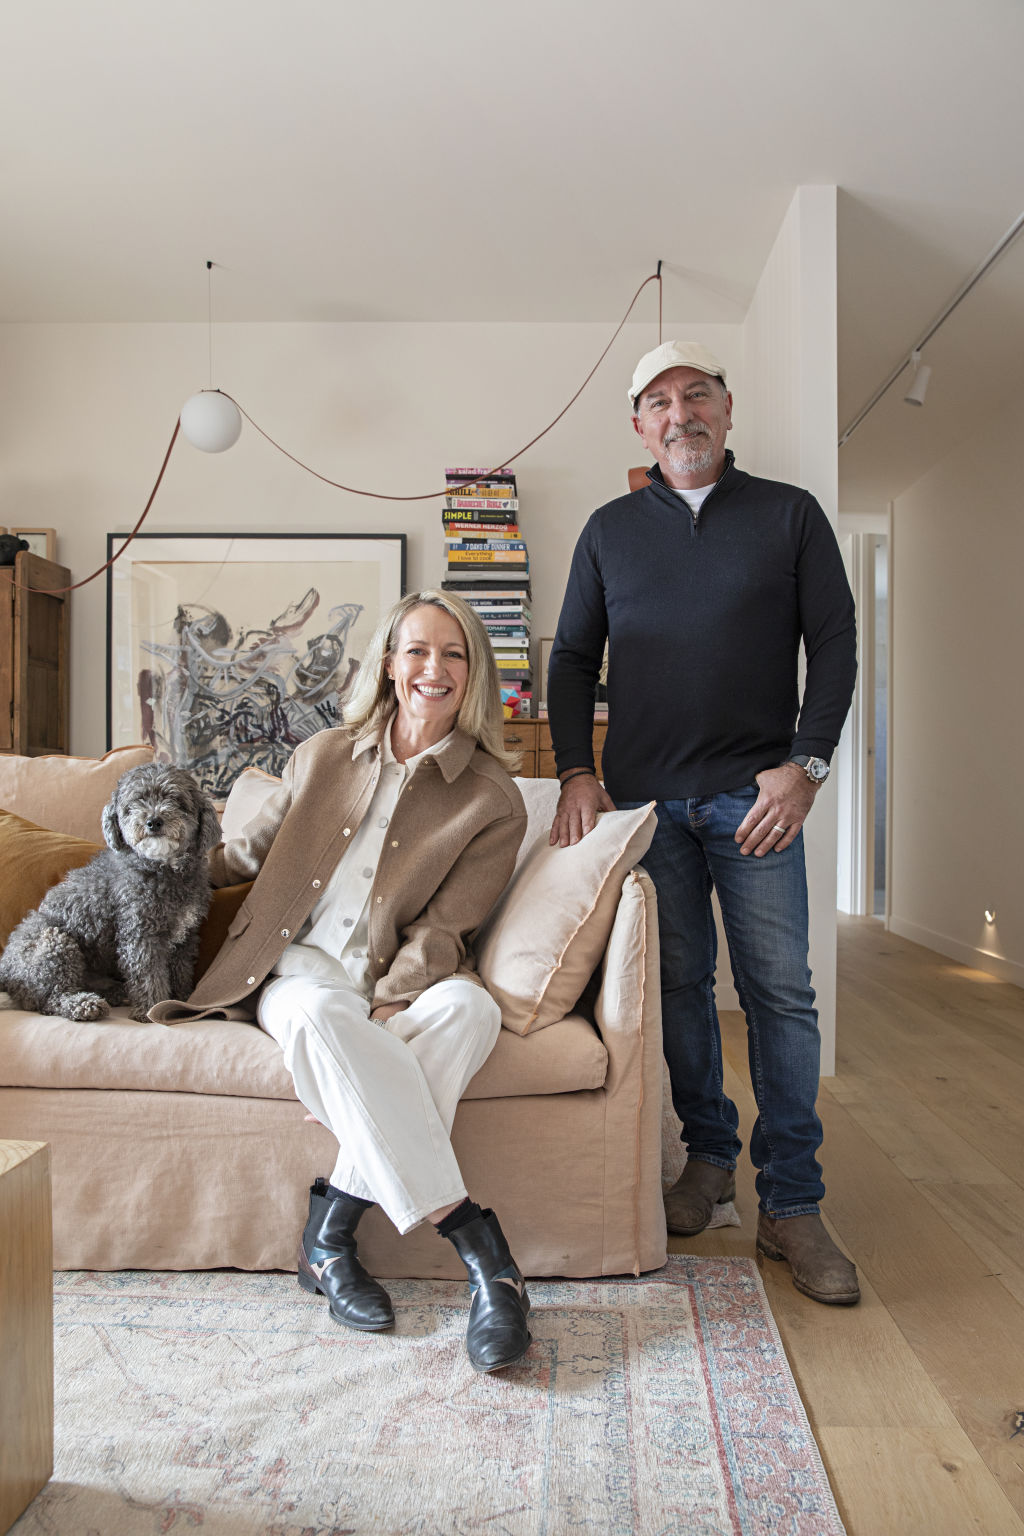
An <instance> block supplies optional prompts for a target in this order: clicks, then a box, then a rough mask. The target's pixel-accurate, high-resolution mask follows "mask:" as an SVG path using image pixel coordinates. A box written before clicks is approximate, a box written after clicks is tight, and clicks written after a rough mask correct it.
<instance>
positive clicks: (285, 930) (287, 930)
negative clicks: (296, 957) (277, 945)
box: [281, 928, 291, 939]
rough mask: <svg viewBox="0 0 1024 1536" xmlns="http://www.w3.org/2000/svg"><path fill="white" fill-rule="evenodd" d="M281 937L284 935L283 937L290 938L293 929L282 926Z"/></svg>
mask: <svg viewBox="0 0 1024 1536" xmlns="http://www.w3.org/2000/svg"><path fill="white" fill-rule="evenodd" d="M281 937H282V939H287V938H290V937H291V929H290V928H282V929H281Z"/></svg>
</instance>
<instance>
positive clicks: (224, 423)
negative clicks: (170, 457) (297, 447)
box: [178, 261, 242, 453]
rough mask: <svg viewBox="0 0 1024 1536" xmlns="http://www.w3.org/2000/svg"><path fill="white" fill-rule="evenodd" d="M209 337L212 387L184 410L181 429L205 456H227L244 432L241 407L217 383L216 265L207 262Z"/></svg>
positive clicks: (203, 391)
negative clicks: (225, 452) (214, 343)
mask: <svg viewBox="0 0 1024 1536" xmlns="http://www.w3.org/2000/svg"><path fill="white" fill-rule="evenodd" d="M206 289H207V334H208V338H209V352H210V387H209V389H201V390H200V391H199V393H198V395H192V396H190V397H189V399H188V400H186V401H185V404H184V405H183V406H182V408H181V415H180V416H179V418H178V419H179V421H180V422H181V430H182V433H183V435H184V436H185V437H187V438H188V440H189V442H190V443H191V444H192V446H193V448H201V449H202V450H203V452H204V453H223V452H224V450H225V449H226V448H230V447H231V446H232V444H233V443H237V441H238V435H239V433H240V432H241V430H242V415H241V412H240V411H239V409H238V406H237V405H236V404H235V402H234V401H233V400H230V399H229V398H228V396H227V395H224V394H222V393H221V391H220V390H219V389H215V388H214V384H213V262H212V261H208V262H207V263H206Z"/></svg>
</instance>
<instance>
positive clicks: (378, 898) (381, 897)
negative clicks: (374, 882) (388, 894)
mask: <svg viewBox="0 0 1024 1536" xmlns="http://www.w3.org/2000/svg"><path fill="white" fill-rule="evenodd" d="M383 900H384V897H383V896H378V897H377V905H378V907H379V906H380V904H381V902H382V901H383Z"/></svg>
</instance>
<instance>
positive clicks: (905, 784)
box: [890, 395, 1024, 986]
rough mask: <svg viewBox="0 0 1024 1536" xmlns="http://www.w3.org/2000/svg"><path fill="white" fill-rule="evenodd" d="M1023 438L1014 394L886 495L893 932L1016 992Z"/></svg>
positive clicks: (1021, 941) (1022, 890) (1022, 830)
mask: <svg viewBox="0 0 1024 1536" xmlns="http://www.w3.org/2000/svg"><path fill="white" fill-rule="evenodd" d="M1022 437H1024V395H1020V396H1018V397H1017V398H1016V399H1014V400H1013V401H1012V402H1011V403H1010V404H1009V405H1008V406H1007V407H1006V409H1005V410H1004V411H1003V412H1002V414H1001V415H1000V416H999V417H998V418H997V419H996V420H994V421H993V422H992V424H991V426H990V427H989V429H988V430H987V431H985V432H983V433H976V434H974V435H973V436H972V437H971V438H970V439H969V440H968V441H967V442H965V443H963V444H961V445H960V446H959V447H957V448H955V449H954V450H953V451H952V452H951V453H950V454H949V455H948V456H947V457H946V458H944V459H942V460H941V461H940V462H939V463H938V464H936V465H935V466H934V467H933V468H932V469H931V470H930V471H929V472H928V474H927V475H925V476H924V477H923V478H922V479H920V480H919V481H917V483H916V484H915V485H913V486H912V487H911V489H910V490H909V491H907V492H906V493H905V494H904V495H902V496H900V497H898V498H897V499H896V502H895V504H894V511H893V532H892V571H891V593H892V597H891V602H892V624H893V631H892V634H893V648H892V667H893V698H892V709H893V732H892V742H891V773H892V870H891V874H890V898H891V908H892V910H891V918H890V926H891V927H892V928H893V929H894V930H895V932H897V933H899V934H902V935H903V936H904V937H905V938H909V939H913V940H914V941H915V942H917V943H919V944H925V945H928V946H929V948H931V949H935V950H938V951H939V953H940V954H945V955H949V956H951V957H952V958H953V959H956V960H959V961H962V962H964V963H966V964H968V965H975V966H977V967H979V969H981V970H987V971H990V972H991V973H993V974H994V975H996V976H1000V977H1003V978H1004V979H1006V980H1009V981H1014V982H1016V983H1017V985H1018V986H1020V985H1024V883H1022V881H1021V873H1020V857H1021V851H1022V849H1024V810H1022V801H1021V764H1022V762H1024V703H1022V701H1024V685H1022V681H1021V679H1022V672H1024V603H1022V601H1021V573H1022V572H1024V490H1022V486H1021V476H1020V449H1019V444H1020V441H1021V439H1022ZM986 908H988V909H989V910H994V912H995V916H996V921H995V923H994V924H988V923H986V921H985V917H984V912H985V909H986Z"/></svg>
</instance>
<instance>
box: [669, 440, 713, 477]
mask: <svg viewBox="0 0 1024 1536" xmlns="http://www.w3.org/2000/svg"><path fill="white" fill-rule="evenodd" d="M665 447H666V449H667V450H668V462H669V466H670V467H671V469H672V471H673V473H674V474H677V475H701V474H704V473H705V471H707V470H709V469H710V468H711V466H712V465H713V464H714V462H715V445H714V443H713V442H712V439H711V434H710V433H709V432H705V431H703V430H698V431H696V432H685V433H680V435H679V436H678V437H676V438H673V439H672V440H671V441H668V440H666V443H665Z"/></svg>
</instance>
